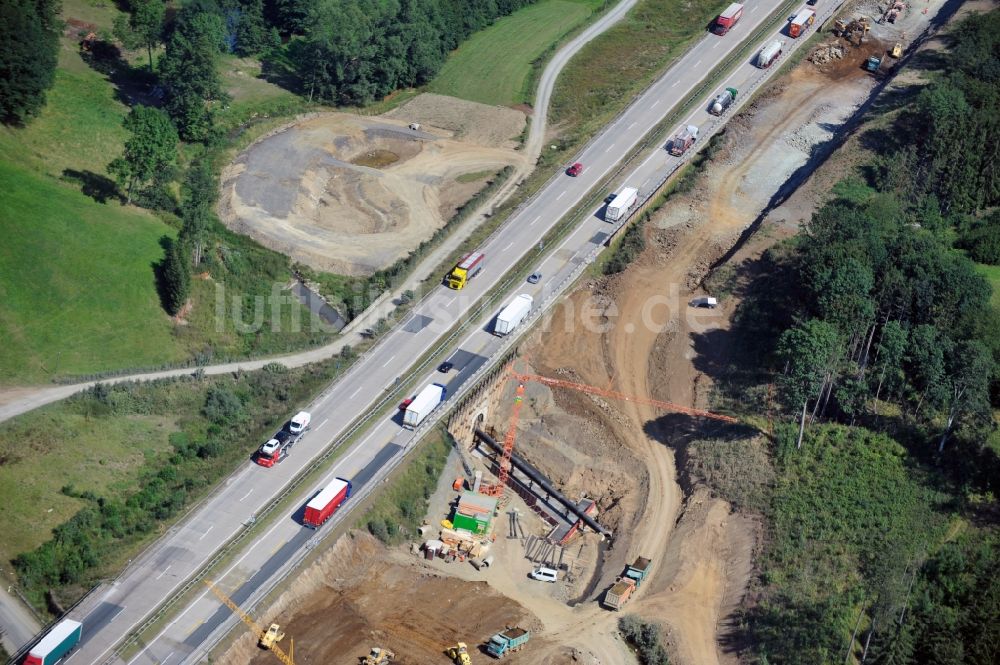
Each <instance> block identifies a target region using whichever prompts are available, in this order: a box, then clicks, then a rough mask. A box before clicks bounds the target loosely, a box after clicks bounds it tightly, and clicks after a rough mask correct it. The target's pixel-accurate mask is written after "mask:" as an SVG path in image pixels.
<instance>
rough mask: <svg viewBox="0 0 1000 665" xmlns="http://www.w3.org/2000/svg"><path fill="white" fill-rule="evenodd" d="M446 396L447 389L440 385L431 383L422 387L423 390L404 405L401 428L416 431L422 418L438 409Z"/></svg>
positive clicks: (422, 420)
mask: <svg viewBox="0 0 1000 665" xmlns="http://www.w3.org/2000/svg"><path fill="white" fill-rule="evenodd" d="M447 394H448V389H447V388H445V387H444V386H442V385H441V384H440V383H432V384H431V385H429V386H424V389H423V390H421V391H420V392H419V393H417V396H416V397H414V398H413V401H412V402H410V403H409V404H407V405H406V411H404V412H403V427H405V428H406V429H416V428H417V426H418V425H420V423H422V422H424V418H426V417H427V416H429V415H430V414H431V411H433V410H434V409H436V408H438V405H439V404H441V402H443V401H444V398H445V396H446V395H447Z"/></svg>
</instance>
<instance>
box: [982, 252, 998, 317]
mask: <svg viewBox="0 0 1000 665" xmlns="http://www.w3.org/2000/svg"><path fill="white" fill-rule="evenodd" d="M976 270H978V271H979V273H980V274H981V275H982V276H983V277H985V278H986V279H988V280H989V282H990V286H991V287H993V298H992V300H990V302H991V303H992V304H993V306H994V307H996V308H997V309H1000V266H988V265H985V264H983V263H977V264H976Z"/></svg>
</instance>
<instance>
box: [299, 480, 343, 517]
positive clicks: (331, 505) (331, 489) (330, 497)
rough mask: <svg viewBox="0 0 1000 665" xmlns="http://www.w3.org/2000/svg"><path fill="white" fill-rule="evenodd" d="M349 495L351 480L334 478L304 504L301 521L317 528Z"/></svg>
mask: <svg viewBox="0 0 1000 665" xmlns="http://www.w3.org/2000/svg"><path fill="white" fill-rule="evenodd" d="M350 496H351V481H349V480H344V479H343V478H334V480H333V482H332V483H330V484H329V485H327V486H326V487H324V488H323V489H321V490H320V491H319V494H317V495H316V496H314V497H313V498H312V500H311V501H310V502H309V503H307V504H306V512H305V514H304V515H303V516H302V523H303V524H304V525H306V526H308V527H312V528H313V529H317V528H319V527H320V526H322V524H323V523H324V522H326V521H327V520H328V519H330V516H331V515H333V513H334V511H336V510H337V508H339V507H340V504H342V503H344V501H346V500H347V499H349V498H350Z"/></svg>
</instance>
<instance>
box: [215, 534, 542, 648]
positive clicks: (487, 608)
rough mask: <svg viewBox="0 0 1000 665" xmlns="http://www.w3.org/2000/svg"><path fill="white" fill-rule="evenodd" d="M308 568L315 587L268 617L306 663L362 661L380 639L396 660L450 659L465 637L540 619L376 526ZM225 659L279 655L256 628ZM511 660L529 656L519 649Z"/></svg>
mask: <svg viewBox="0 0 1000 665" xmlns="http://www.w3.org/2000/svg"><path fill="white" fill-rule="evenodd" d="M306 576H307V580H308V582H309V583H310V584H311V586H312V590H311V591H309V592H305V593H303V592H304V589H301V588H292V589H290V590H289V591H288V592H287V593H286V594H285V595H284V596H283V597H282V598H281V599H279V600H278V602H277V604H276V608H272V610H271V611H270V612H269V613H268V614H267V617H266V619H267V621H268V622H270V621H275V622H277V623H279V624H280V625H281V626H282V630H284V631H285V632H286V634H287V635H288V636H290V637H291V638H294V639H295V662H296V663H299V664H300V665H309V664H310V663H312V664H315V665H341V664H342V665H348V664H350V665H357V663H358V662H359V661H360V659H361V657H362V656H364V655H365V654H367V653H368V650H369V649H370V648H371V647H373V646H381V647H384V648H388V649H390V650H392V651H394V652H395V653H396V660H395V661H394V663H398V664H402V665H424V664H429V663H444V662H447V659H446V657H445V654H444V650H445V649H446V648H447V647H448V645H451V644H455V643H456V642H459V641H462V642H466V643H468V644H469V645H470V648H473V645H477V644H480V643H483V642H485V641H487V640H488V639H489V637H490V636H491V635H493V634H494V633H496V632H497V631H498V630H502V629H503V627H504V626H505V625H515V624H516V625H522V626H525V627H529V628H534V627H536V626H537V625H538V621H537V619H536V618H535V617H533V616H532V615H531V614H530V613H528V612H526V611H525V610H524V609H523V608H521V607H520V606H519V605H518V604H517V603H516V602H514V601H512V600H510V599H509V598H505V597H503V596H501V595H500V594H498V593H497V592H496V591H494V590H492V589H490V587H489V585H487V584H486V583H485V582H466V581H462V580H459V579H455V578H454V577H451V576H447V575H444V574H442V573H441V572H438V571H436V570H434V569H433V568H431V567H429V566H426V565H424V564H423V561H422V560H421V559H418V558H416V557H405V558H403V557H400V556H398V555H395V554H394V553H392V552H389V551H387V550H386V549H385V548H384V547H383V546H382V545H381V544H380V543H379V542H378V541H377V540H375V539H374V538H373V537H371V536H369V535H368V534H358V533H352V534H348V535H346V536H343V537H342V538H340V539H338V540H337V542H336V543H335V544H334V546H333V547H332V548H331V549H330V551H329V552H327V553H326V554H325V555H324V556H323V558H322V559H321V560H320V561H319V562H318V563H317V564H315V565H313V566H312V567H310V569H309V570H308V571H307V572H306ZM293 586H301V585H296V584H294V583H293ZM280 608H288V609H280ZM286 639H288V638H286ZM485 657H486V656H483V655H480V654H474V655H473V658H474V659H475V660H482V659H483V658H485ZM219 662H221V663H232V664H234V665H235V664H236V663H239V664H241V665H242V664H243V663H247V662H249V663H252V664H253V665H271V664H272V663H274V662H275V661H274V656H273V655H271V654H268V653H265V652H261V651H259V650H258V649H257V647H256V646H255V645H254V643H253V639H252V637H251V636H249V634H248V635H246V636H243V637H241V638H240V639H239V640H238V641H237V643H236V644H234V645H233V646H232V647H231V648H230V649H229V650H228V651H227V652H226V654H225V655H224V656H223V657H222V658H221V659H220V661H219ZM510 662H512V663H519V662H520V663H527V662H529V661H527V660H520V659H519V658H518V656H515V657H514V658H511V659H510Z"/></svg>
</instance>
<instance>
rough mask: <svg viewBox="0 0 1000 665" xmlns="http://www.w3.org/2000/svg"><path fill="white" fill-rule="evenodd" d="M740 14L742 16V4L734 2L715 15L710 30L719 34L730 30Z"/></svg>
mask: <svg viewBox="0 0 1000 665" xmlns="http://www.w3.org/2000/svg"><path fill="white" fill-rule="evenodd" d="M741 16H743V5H741V4H740V3H738V2H734V3H733V4H731V5H729V6H728V7H726V9H725V11H723V12H722V13H721V14H719V15H718V16H717V17H716V19H715V24H714V25H712V32H714V33H715V34H717V35H720V36H721V35H724V34H726V33H727V32H729V31H730V30H732V28H733V26H734V25H736V23H737V21H739V20H740V17H741Z"/></svg>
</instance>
